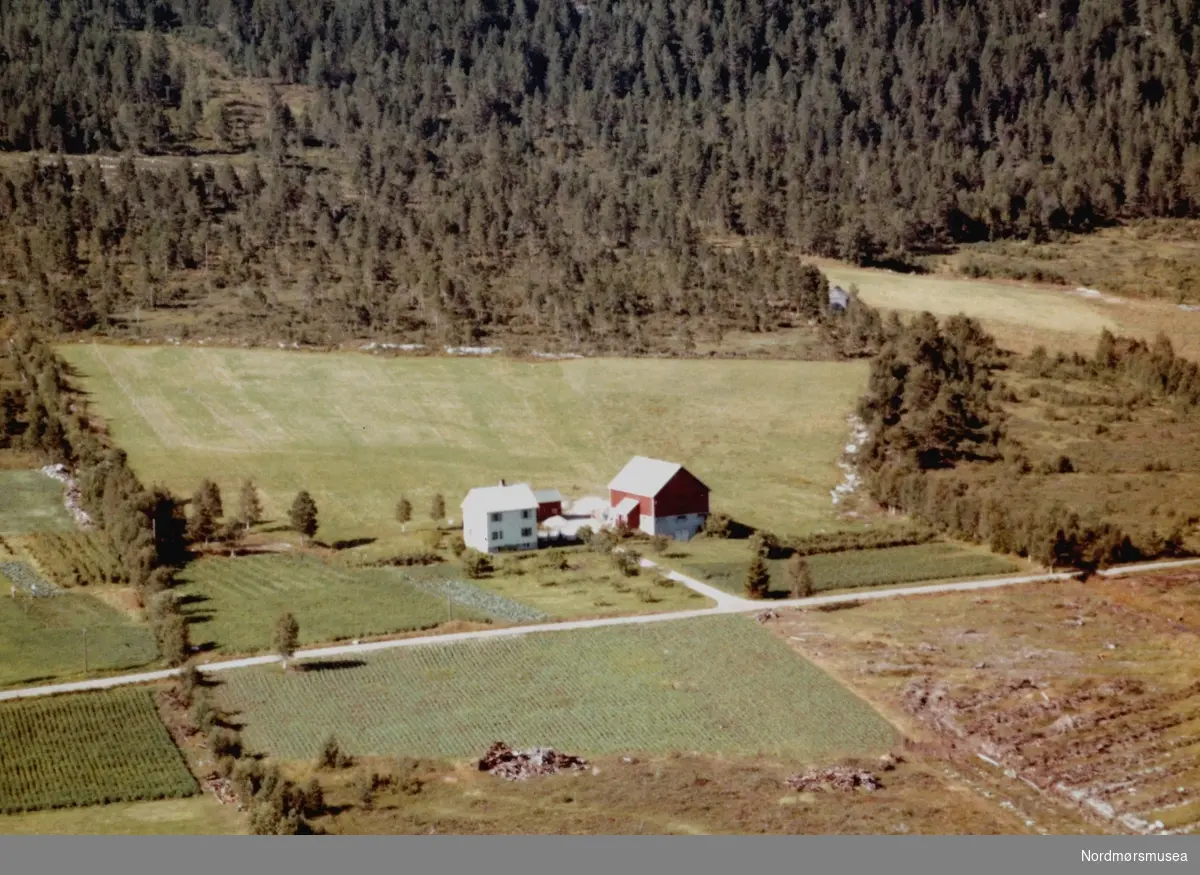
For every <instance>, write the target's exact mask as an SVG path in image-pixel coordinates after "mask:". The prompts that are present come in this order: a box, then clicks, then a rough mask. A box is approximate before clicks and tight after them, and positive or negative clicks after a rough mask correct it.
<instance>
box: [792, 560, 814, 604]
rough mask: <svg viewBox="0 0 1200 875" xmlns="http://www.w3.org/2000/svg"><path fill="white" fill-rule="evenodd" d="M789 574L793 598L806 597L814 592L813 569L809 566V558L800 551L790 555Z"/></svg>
mask: <svg viewBox="0 0 1200 875" xmlns="http://www.w3.org/2000/svg"><path fill="white" fill-rule="evenodd" d="M787 574H788V583H789V584H791V594H792V598H794V599H806V598H808V597H809V596H811V595H812V594H813V578H812V570H811V569H810V568H809V567H808V560H807V559H805V558H804V557H803V556H801V555H800V554H799V553H793V554H792V555H791V556H789V557H788V562H787Z"/></svg>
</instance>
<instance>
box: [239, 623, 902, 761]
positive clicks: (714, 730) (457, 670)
mask: <svg viewBox="0 0 1200 875" xmlns="http://www.w3.org/2000/svg"><path fill="white" fill-rule="evenodd" d="M218 699H219V701H220V702H221V704H222V705H223V706H225V707H227V708H230V709H232V710H233V711H234V712H236V713H235V719H237V720H239V721H240V722H244V724H245V728H244V729H243V733H242V735H243V738H244V739H245V740H246V742H247V744H248V745H249V746H250V747H251V748H252V749H256V750H260V751H264V752H267V753H270V754H273V755H276V756H279V757H283V758H293V759H308V758H310V757H313V756H315V755H316V753H317V751H318V750H319V748H320V746H321V744H322V742H323V741H324V740H325V739H326V738H327V737H328V735H329V734H330V733H333V734H335V735H336V737H337V738H338V740H339V742H340V743H342V744H343V745H344V747H345V748H346V749H347V750H349V751H350V752H352V753H359V754H379V755H393V756H400V755H413V756H434V757H456V758H457V757H472V756H478V755H480V754H482V753H483V751H484V750H486V749H487V747H488V745H489V744H491V743H492V742H494V741H498V740H503V741H506V742H508V743H510V744H513V745H517V746H528V745H549V746H552V747H554V748H555V749H557V750H563V751H570V752H578V753H582V754H601V753H618V752H623V751H670V750H702V751H710V752H714V753H722V752H728V753H733V752H761V753H774V754H778V755H786V756H796V757H805V758H811V759H821V758H825V757H831V756H836V755H841V754H864V755H866V754H871V753H881V752H883V751H884V750H886V749H887V748H889V747H890V746H891V745H892V744H894V743H895V741H896V738H897V737H896V734H895V732H894V730H893V729H892V727H891V726H890V725H889V724H888V723H887V722H886V721H884V720H883V718H881V717H880V716H879V715H878V714H876V713H875V711H873V710H872V709H871V708H870V706H868V705H867V704H866V703H865V702H863V701H862V700H861V699H858V698H857V697H855V696H854V695H852V694H851V693H850V692H848V691H847V690H846V689H845V688H844V687H842V686H841V685H840V684H838V683H837V682H836V681H834V680H833V679H832V678H831V677H829V676H828V675H827V674H825V673H824V672H823V671H821V670H820V669H818V668H817V667H816V666H814V665H812V664H811V663H809V662H806V661H805V660H803V659H801V658H799V657H797V656H796V655H794V654H793V653H792V652H791V651H790V650H789V649H788V648H787V647H786V645H784V644H783V643H782V642H780V641H778V640H776V639H775V638H774V637H773V636H771V635H770V634H769V633H767V632H765V631H764V630H763V629H762V628H760V627H759V626H758V625H757V624H756V623H754V622H753V621H752V620H749V619H747V618H744V617H731V616H727V615H726V616H718V617H704V618H699V619H696V620H684V621H674V622H669V623H652V624H647V625H644V626H622V627H609V628H600V629H589V630H581V631H575V632H571V633H569V634H568V633H557V632H547V633H540V634H533V635H529V636H524V637H521V638H509V639H498V640H492V641H474V642H466V643H460V644H447V645H430V646H422V647H417V648H412V649H408V650H404V651H393V652H391V653H386V654H379V655H374V656H370V657H368V658H366V659H365V660H364V661H363V662H362V663H361V664H357V665H350V666H346V665H339V666H338V667H336V668H332V667H331V669H330V670H326V671H319V670H317V671H304V672H297V673H294V674H291V673H289V674H285V673H282V672H280V670H279V668H278V667H270V668H265V669H264V670H259V669H249V670H246V671H239V672H232V673H230V674H229V675H228V676H227V677H226V678H225V679H224V683H223V684H222V686H221V687H220V688H219V689H218ZM296 715H303V719H302V720H299V719H296Z"/></svg>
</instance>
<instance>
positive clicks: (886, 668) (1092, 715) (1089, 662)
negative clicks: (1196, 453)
mask: <svg viewBox="0 0 1200 875" xmlns="http://www.w3.org/2000/svg"><path fill="white" fill-rule="evenodd" d="M770 628H772V629H773V630H774V631H776V632H777V633H778V634H779V635H780V636H781V637H782V638H786V639H787V640H788V641H789V642H790V643H791V644H792V645H793V646H794V647H796V648H797V649H798V650H799V651H800V652H801V653H803V654H805V655H806V656H810V657H811V658H813V659H814V660H815V661H817V662H818V663H819V664H821V665H824V666H827V667H829V669H830V670H831V671H833V672H834V673H835V674H836V675H837V676H838V677H839V678H841V679H843V680H844V681H846V682H847V683H848V684H850V685H851V686H852V687H854V688H855V689H857V690H859V691H861V692H862V693H863V695H865V696H867V697H868V698H869V699H870V700H871V701H873V702H876V703H878V704H879V706H880V707H882V708H885V709H887V712H888V713H891V714H894V715H897V717H898V719H899V720H901V721H902V722H904V723H906V724H907V725H908V727H909V731H910V732H912V733H913V735H914V737H918V738H920V737H921V736H922V735H925V736H926V737H932V738H934V739H941V740H944V741H950V742H952V743H953V744H954V746H955V747H956V748H957V749H958V750H959V751H961V752H962V753H963V754H964V755H965V756H967V757H970V758H972V759H974V758H975V754H976V753H981V754H984V755H985V756H988V757H990V758H992V759H993V760H995V761H997V762H999V763H1000V764H1001V766H1002V767H1003V768H1006V769H1011V770H1012V771H1014V772H1015V773H1016V775H1017V776H1019V777H1020V778H1022V779H1026V780H1028V781H1030V782H1032V783H1033V784H1034V785H1035V786H1037V787H1038V788H1040V789H1041V790H1042V792H1043V793H1044V795H1045V796H1046V798H1048V799H1055V800H1057V801H1058V802H1059V803H1060V804H1065V805H1068V806H1071V807H1076V806H1078V807H1079V808H1081V809H1082V810H1083V811H1084V812H1085V813H1087V814H1089V815H1090V816H1091V817H1092V818H1093V819H1094V820H1095V822H1097V823H1100V824H1103V825H1105V826H1106V827H1108V828H1112V829H1115V830H1117V831H1123V832H1141V831H1146V830H1148V829H1150V830H1152V829H1153V828H1154V827H1153V825H1154V824H1156V823H1157V822H1159V821H1161V822H1162V824H1163V827H1161V828H1162V829H1167V830H1176V831H1183V832H1194V831H1195V830H1196V829H1197V827H1198V826H1200V760H1198V759H1197V751H1200V684H1198V683H1197V681H1196V660H1195V655H1196V652H1197V644H1198V642H1200V574H1197V573H1196V572H1194V571H1188V572H1177V573H1162V574H1154V575H1146V576H1144V577H1138V578H1113V579H1097V580H1092V581H1089V582H1087V583H1079V582H1076V581H1063V582H1059V583H1053V584H1029V585H1024V586H1020V587H1013V588H1011V589H1006V590H996V591H993V592H989V593H988V594H987V595H986V596H981V595H979V594H977V593H953V594H946V595H939V596H931V597H921V598H918V599H897V600H895V601H894V602H888V603H885V602H883V601H880V602H872V603H868V604H865V605H862V606H861V607H857V608H854V609H853V610H844V611H835V612H822V611H806V612H798V611H786V612H785V613H784V615H783V619H782V621H780V622H778V623H775V624H772V625H771V626H770Z"/></svg>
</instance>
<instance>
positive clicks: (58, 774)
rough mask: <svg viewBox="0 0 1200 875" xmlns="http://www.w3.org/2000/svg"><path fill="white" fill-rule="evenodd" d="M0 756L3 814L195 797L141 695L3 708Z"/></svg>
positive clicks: (132, 692)
mask: <svg viewBox="0 0 1200 875" xmlns="http://www.w3.org/2000/svg"><path fill="white" fill-rule="evenodd" d="M0 750H2V751H3V752H4V753H3V757H2V758H0V812H3V813H10V812H14V811H31V810H35V809H40V808H67V807H71V806H76V805H97V804H106V803H109V802H129V801H133V800H137V799H168V798H175V797H181V796H191V795H193V794H194V793H196V791H197V787H196V781H195V779H194V778H193V777H192V775H191V773H190V772H188V770H187V766H186V765H185V763H184V761H183V757H182V755H181V754H180V753H179V751H178V750H177V749H176V747H175V745H174V743H173V742H172V741H171V736H170V735H169V734H168V733H167V730H166V727H164V726H163V725H162V723H161V722H160V721H159V718H158V711H157V709H156V708H155V705H154V701H153V699H152V698H151V694H150V693H149V692H147V691H146V690H139V689H125V690H113V691H110V692H104V693H84V694H80V695H74V696H60V697H54V698H49V699H35V700H31V701H27V702H15V703H5V704H2V705H0Z"/></svg>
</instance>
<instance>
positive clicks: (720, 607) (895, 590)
mask: <svg viewBox="0 0 1200 875" xmlns="http://www.w3.org/2000/svg"><path fill="white" fill-rule="evenodd" d="M1194 565H1200V559H1180V560H1172V561H1169V562H1149V563H1141V564H1136V565H1124V566H1121V567H1119V568H1108V569H1105V570H1104V571H1100V572H1098V574H1099V575H1101V576H1104V577H1123V576H1126V575H1130V574H1142V573H1149V572H1155V571H1166V570H1170V569H1173V568H1183V567H1188V566H1194ZM1078 576H1079V573H1078V572H1057V573H1047V574H1029V575H1024V576H1020V577H997V578H990V579H986V580H965V581H958V582H951V583H935V584H930V585H928V586H905V587H892V588H891V589H875V590H867V591H864V592H853V591H852V592H845V593H837V594H836V595H827V596H812V597H810V598H806V599H764V600H762V601H752V600H750V599H743V598H738V597H737V596H732V595H730V594H729V593H723V595H724V596H726V599H727V600H726V601H725V603H724V604H720V603H719V604H717V606H716V607H712V608H697V609H696V610H692V611H670V612H667V613H662V614H635V615H632V616H622V617H602V618H599V619H593V620H564V621H561V622H556V623H531V624H529V625H527V626H505V627H503V628H500V629H482V630H477V631H473V632H452V633H449V634H445V635H421V636H416V637H412V638H387V639H383V640H380V641H368V642H366V643H364V644H336V645H331V646H327V647H314V648H309V649H306V650H297V651H296V652H295V654H293V656H292V658H291V660H290V661H292V662H295V661H298V660H304V659H322V658H327V657H339V656H354V655H358V654H366V653H377V652H382V651H385V650H395V649H398V648H402V647H426V646H429V645H434V644H456V643H461V642H463V641H486V640H490V639H493V638H514V637H520V636H523V635H536V634H539V633H542V632H570V631H573V630H577V629H599V628H603V627H606V626H630V625H636V624H645V623H667V622H670V621H672V620H687V619H693V618H697V617H711V616H718V615H721V614H743V613H755V612H758V611H763V610H768V609H771V608H780V607H783V608H793V607H794V608H803V607H810V606H811V607H820V606H822V605H830V604H842V603H846V602H862V601H872V600H876V599H887V598H902V597H904V596H918V595H939V594H942V593H952V592H972V591H975V590H986V589H997V588H1000V587H1004V586H1016V585H1019V584H1022V583H1043V582H1046V583H1048V582H1051V581H1059V580H1071V579H1073V578H1076V577H1078ZM672 579H674V580H680V582H682V583H685V584H688V581H689V580H691V578H687V576H686V575H682V574H681V575H679V576H678V577H674V576H672ZM695 583H699V581H695ZM689 585H690V584H689ZM701 586H706V585H705V584H701ZM278 662H281V659H280V657H279V656H277V655H275V654H262V655H259V656H247V657H242V658H240V659H229V660H223V661H221V662H209V663H199V664H197V665H196V668H197V669H198V670H200V671H202V672H204V673H206V674H211V673H216V672H222V671H234V670H237V669H241V668H252V667H255V666H261V665H272V664H274V663H278ZM180 672H181V669H178V668H165V669H160V670H158V671H150V672H140V673H137V674H126V675H113V676H111V677H105V678H95V679H93V680H85V681H74V682H71V683H64V684H49V685H45V686H40V687H24V688H19V689H15V690H6V691H2V692H0V702H3V701H13V700H17V699H32V698H37V697H39V696H55V695H59V694H62V693H80V692H86V691H90V690H107V689H113V688H114V687H120V686H127V685H129V684H147V683H154V682H157V681H163V680H167V679H169V678H172V677H175V676H176V675H178V674H179V673H180Z"/></svg>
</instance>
